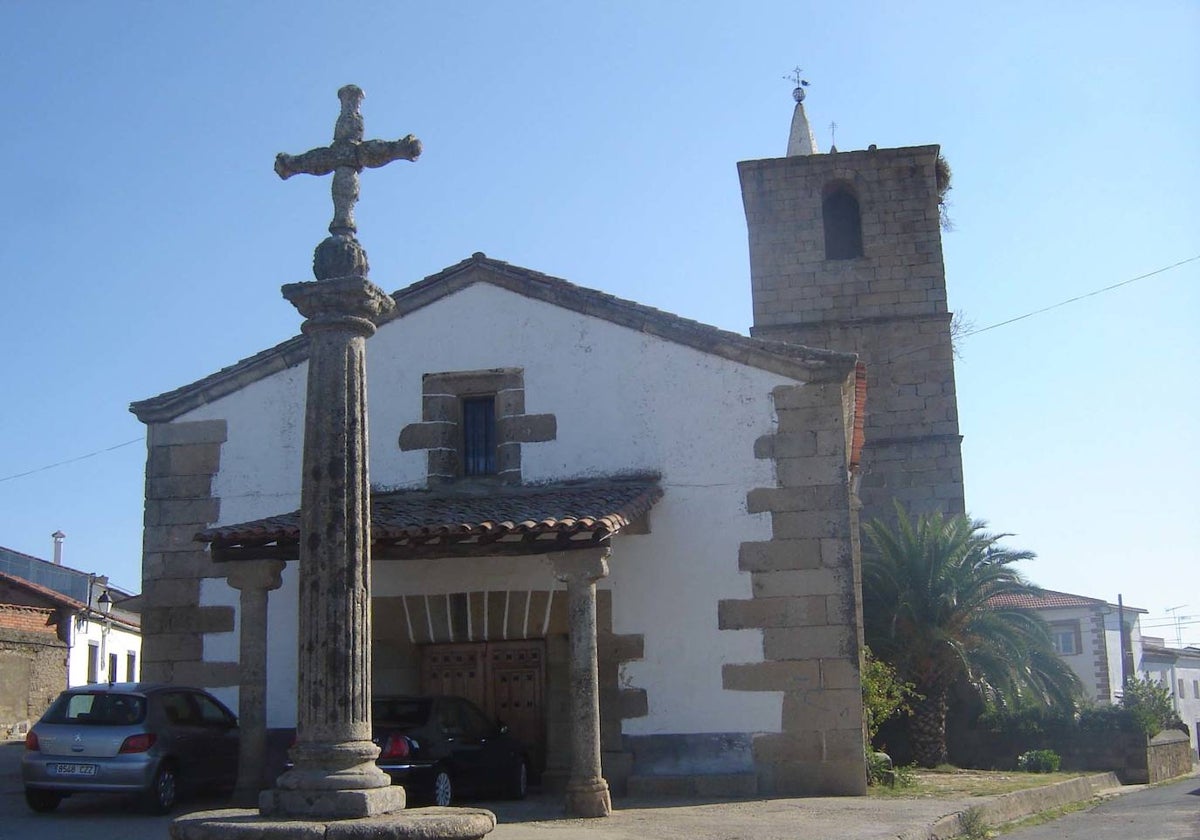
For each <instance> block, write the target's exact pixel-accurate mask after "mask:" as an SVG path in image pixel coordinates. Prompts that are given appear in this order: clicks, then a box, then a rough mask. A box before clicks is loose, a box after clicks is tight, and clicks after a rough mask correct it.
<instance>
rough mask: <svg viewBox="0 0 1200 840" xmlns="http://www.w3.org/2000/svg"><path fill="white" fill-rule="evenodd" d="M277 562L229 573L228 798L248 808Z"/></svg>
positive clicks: (257, 770)
mask: <svg viewBox="0 0 1200 840" xmlns="http://www.w3.org/2000/svg"><path fill="white" fill-rule="evenodd" d="M283 567H284V563H283V561H282V560H248V561H244V562H239V563H236V564H235V565H233V566H232V568H230V570H229V576H228V578H227V579H228V581H229V585H230V586H232V587H233V588H234V589H237V590H240V592H241V604H240V607H241V609H240V619H239V621H240V623H241V632H240V634H239V638H238V641H239V656H238V672H239V678H238V724H239V727H238V728H239V729H240V730H241V737H240V739H239V741H238V777H237V786H236V787H235V789H234V798H235V799H236V800H237V801H238V802H247V803H253V802H255V801H257V799H258V793H259V791H260V790H261V789H262V782H263V778H262V776H263V766H264V765H263V760H264V758H265V757H266V751H267V597H268V593H269V592H270V591H271V590H272V589H278V588H279V587H280V585H281V584H282V582H283V577H282V573H283Z"/></svg>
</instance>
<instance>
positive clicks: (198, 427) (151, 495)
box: [142, 420, 237, 688]
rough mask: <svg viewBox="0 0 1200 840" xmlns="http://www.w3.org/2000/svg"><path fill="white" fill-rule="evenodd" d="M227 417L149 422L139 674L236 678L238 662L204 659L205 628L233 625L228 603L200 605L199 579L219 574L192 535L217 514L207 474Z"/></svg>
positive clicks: (185, 679)
mask: <svg viewBox="0 0 1200 840" xmlns="http://www.w3.org/2000/svg"><path fill="white" fill-rule="evenodd" d="M225 437H226V429H225V422H224V421H221V420H203V421H197V422H179V423H154V424H150V425H149V426H148V428H147V436H146V443H147V449H148V452H147V458H146V511H145V531H144V537H143V547H142V596H143V599H144V602H145V604H146V609H145V611H144V612H143V613H142V633H143V640H142V679H144V680H148V681H149V680H153V681H158V680H161V681H164V682H175V683H180V684H185V685H198V686H203V687H207V688H216V687H219V686H232V685H237V663H229V662H213V663H207V662H205V661H204V636H203V634H205V633H221V632H228V631H232V630H233V628H234V611H233V608H232V607H203V606H199V603H200V583H201V581H202V580H204V579H205V578H221V579H224V577H225V572H224V571H222V570H220V569H218V568H217V566H216V565H215V564H214V563H213V562H212V560H211V559H210V557H209V554H208V552H207V550H206V549H205V547H204V545H202V544H201V543H198V542H196V540H195V536H196V534H197V533H198V532H200V531H202V530H204V529H205V528H207V527H208V526H209V525H211V524H214V523H215V522H216V521H217V517H218V514H219V511H220V500H218V499H216V498H214V497H213V493H212V479H213V476H214V475H215V474H216V473H217V469H218V466H219V464H220V461H221V444H222V443H223V442H224V441H225Z"/></svg>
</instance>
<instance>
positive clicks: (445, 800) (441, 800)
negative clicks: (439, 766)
mask: <svg viewBox="0 0 1200 840" xmlns="http://www.w3.org/2000/svg"><path fill="white" fill-rule="evenodd" d="M453 799H454V786H453V785H452V784H451V782H450V774H449V773H447V772H446V771H445V770H438V771H437V775H436V776H434V777H433V804H434V805H440V806H441V807H443V808H445V807H448V806H449V805H450V803H451V801H452V800H453Z"/></svg>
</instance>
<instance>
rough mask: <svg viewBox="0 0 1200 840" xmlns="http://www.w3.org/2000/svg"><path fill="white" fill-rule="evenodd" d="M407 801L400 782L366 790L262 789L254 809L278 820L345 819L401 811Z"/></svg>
mask: <svg viewBox="0 0 1200 840" xmlns="http://www.w3.org/2000/svg"><path fill="white" fill-rule="evenodd" d="M406 802H407V799H406V797H405V794H404V788H402V787H401V786H400V785H392V786H390V787H380V788H369V789H367V790H285V789H280V788H275V789H273V790H264V791H263V792H262V793H261V794H260V795H259V797H258V812H259V814H261V815H262V816H264V817H276V818H280V819H312V820H346V819H355V818H358V817H377V816H379V815H381V814H390V813H392V812H393V811H402V810H404V806H405V804H406Z"/></svg>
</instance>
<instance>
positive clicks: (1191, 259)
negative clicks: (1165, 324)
mask: <svg viewBox="0 0 1200 840" xmlns="http://www.w3.org/2000/svg"><path fill="white" fill-rule="evenodd" d="M1196 260H1200V254H1196V255H1195V256H1192V257H1188V258H1187V259H1183V260H1180V261H1179V262H1177V263H1172V264H1171V265H1166V266H1163V267H1162V268H1156V269H1154V271H1148V272H1146V273H1145V274H1139V275H1138V276H1137V277H1130V278H1129V279H1128V280H1122V281H1121V282H1120V283H1113V284H1112V285H1111V286H1105V287H1104V288H1102V289H1094V290H1092V291H1090V292H1086V293H1084V294H1082V295H1076V296H1075V297H1073V298H1068V299H1067V300H1061V301H1059V302H1058V303H1052V304H1051V305H1049V306H1043V307H1042V308H1041V309H1035V310H1033V311H1032V312H1026V313H1025V314H1024V315H1017V316H1016V317H1014V318H1009V319H1008V320H1005V321H999V322H997V323H995V324H989V325H988V326H986V327H980V328H979V329H977V330H966V331H964V332H962V333H959V334H958V335H957V336H954V338H969V337H971V336H973V335H979V334H980V333H983V332H987V331H988V330H994V329H998V328H999V327H1005V326H1008V325H1009V324H1015V323H1016V322H1017V321H1024V320H1025V319H1026V318H1032V317H1033V316H1034V315H1041V314H1042V313H1043V312H1049V311H1050V310H1052V309H1058V308H1059V307H1061V306H1066V305H1067V304H1069V303H1076V302H1078V301H1081V300H1084V299H1086V298H1090V297H1095V296H1096V295H1101V294H1104V293H1105V292H1111V291H1112V290H1113V289H1119V288H1121V287H1122V286H1128V285H1129V284H1130V283H1136V282H1137V281H1138V280H1145V279H1146V278H1147V277H1153V276H1154V275H1156V274H1162V273H1163V272H1164V271H1170V270H1171V269H1173V268H1179V267H1180V266H1181V265H1187V264H1188V263H1190V262H1195V261H1196ZM938 346H939V345H936V344H925V345H922V346H920V347H915V348H913V349H912V350H906V351H905V352H903V353H897V354H895V355H894V356H889V357H888V359H887V361H889V362H893V361H895V360H896V359H903V358H904V357H905V356H911V355H912V354H913V353H920V352H921V351H922V350H933V349H934V348H936V347H938Z"/></svg>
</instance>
